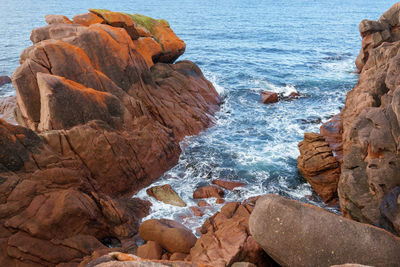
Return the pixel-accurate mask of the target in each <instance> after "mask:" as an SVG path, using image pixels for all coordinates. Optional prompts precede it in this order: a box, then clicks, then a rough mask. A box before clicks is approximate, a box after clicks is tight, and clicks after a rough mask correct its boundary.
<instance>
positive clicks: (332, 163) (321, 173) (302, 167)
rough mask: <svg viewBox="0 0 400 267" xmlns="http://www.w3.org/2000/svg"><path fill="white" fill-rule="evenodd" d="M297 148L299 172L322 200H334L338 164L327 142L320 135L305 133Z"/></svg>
mask: <svg viewBox="0 0 400 267" xmlns="http://www.w3.org/2000/svg"><path fill="white" fill-rule="evenodd" d="M299 150H300V156H299V158H298V160H297V167H298V169H299V171H300V173H301V174H302V175H303V177H304V178H305V179H306V180H307V181H308V182H309V183H310V184H311V186H312V188H313V189H314V191H315V192H316V193H317V194H318V195H320V196H321V198H322V200H323V201H324V202H329V201H332V200H334V199H335V198H336V197H337V184H338V181H339V176H340V165H339V162H338V161H337V159H336V158H335V157H334V155H333V153H332V149H331V148H330V146H329V143H328V142H326V141H325V138H324V137H323V136H322V135H319V134H317V133H305V134H304V140H303V141H302V142H300V143H299Z"/></svg>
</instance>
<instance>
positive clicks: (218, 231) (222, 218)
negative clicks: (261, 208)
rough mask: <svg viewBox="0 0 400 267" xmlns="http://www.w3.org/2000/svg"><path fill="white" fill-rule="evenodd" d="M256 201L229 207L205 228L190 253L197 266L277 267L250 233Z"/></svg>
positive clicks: (226, 205)
mask: <svg viewBox="0 0 400 267" xmlns="http://www.w3.org/2000/svg"><path fill="white" fill-rule="evenodd" d="M255 201H256V199H253V200H249V201H245V202H244V203H237V202H231V203H227V204H225V206H223V207H222V209H221V211H220V212H217V213H216V214H214V215H213V216H212V217H210V218H208V219H207V220H206V221H205V223H204V224H203V226H202V227H201V230H200V231H201V233H202V235H201V237H200V238H199V239H198V240H197V242H196V244H195V245H194V247H193V248H192V249H191V250H190V256H191V260H192V261H193V262H197V263H201V264H206V265H211V266H231V265H232V264H233V263H235V262H242V261H244V262H250V263H253V264H255V265H256V266H277V265H276V264H275V262H274V261H273V260H271V259H270V258H269V256H268V255H267V254H265V252H264V251H263V250H262V249H261V248H260V246H259V245H258V244H257V243H256V242H255V240H254V238H253V237H252V236H251V235H250V233H249V225H248V221H249V217H250V214H251V212H252V211H253V208H254V203H255Z"/></svg>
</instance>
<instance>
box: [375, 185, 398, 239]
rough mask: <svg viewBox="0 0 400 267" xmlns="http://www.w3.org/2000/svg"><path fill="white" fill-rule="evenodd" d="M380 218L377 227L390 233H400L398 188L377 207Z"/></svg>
mask: <svg viewBox="0 0 400 267" xmlns="http://www.w3.org/2000/svg"><path fill="white" fill-rule="evenodd" d="M379 211H380V213H381V218H380V221H379V226H381V227H382V228H384V229H386V230H388V231H390V232H392V233H395V234H396V233H397V234H399V233H400V186H397V187H395V188H393V189H392V190H391V191H390V192H389V193H388V194H387V195H386V196H385V198H384V199H383V200H382V202H381V204H380V205H379Z"/></svg>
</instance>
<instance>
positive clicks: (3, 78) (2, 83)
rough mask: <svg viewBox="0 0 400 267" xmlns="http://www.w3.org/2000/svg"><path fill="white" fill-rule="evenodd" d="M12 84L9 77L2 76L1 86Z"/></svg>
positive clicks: (0, 77) (0, 78) (0, 79)
mask: <svg viewBox="0 0 400 267" xmlns="http://www.w3.org/2000/svg"><path fill="white" fill-rule="evenodd" d="M7 83H11V78H10V77H8V76H0V86H2V85H4V84H7Z"/></svg>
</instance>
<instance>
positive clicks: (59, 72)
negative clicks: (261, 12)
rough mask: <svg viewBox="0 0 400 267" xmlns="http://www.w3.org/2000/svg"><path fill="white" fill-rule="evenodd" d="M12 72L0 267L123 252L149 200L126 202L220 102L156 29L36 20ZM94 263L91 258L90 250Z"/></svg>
mask: <svg viewBox="0 0 400 267" xmlns="http://www.w3.org/2000/svg"><path fill="white" fill-rule="evenodd" d="M46 22H47V23H48V25H47V26H44V27H41V28H37V29H34V30H33V31H32V34H31V40H32V42H33V45H32V46H31V47H29V48H27V49H26V50H24V51H23V53H22V54H21V60H20V63H21V65H20V66H19V67H18V68H17V69H16V70H15V72H14V73H13V75H12V77H11V78H12V82H13V84H14V87H15V89H16V95H17V97H16V110H15V114H16V116H15V118H16V121H17V122H18V124H19V126H15V125H12V124H9V123H7V122H5V121H3V120H1V121H0V144H1V146H0V192H1V194H0V248H1V253H0V263H1V265H2V266H56V265H57V266H77V265H78V264H79V263H80V262H81V261H82V259H83V258H84V257H85V256H88V255H91V254H92V253H93V252H94V251H101V250H104V251H108V250H109V249H108V248H107V247H119V249H120V250H122V251H127V252H132V251H134V250H135V247H136V245H135V242H134V241H133V239H132V237H133V236H134V235H135V234H136V233H137V231H138V222H139V220H140V218H141V217H143V216H145V215H147V212H148V207H149V203H147V202H144V201H141V200H139V199H134V198H133V199H132V198H131V196H132V195H133V194H134V193H135V192H137V190H139V189H141V188H143V187H145V186H147V185H149V184H151V183H152V182H153V181H154V180H155V179H157V178H158V177H159V176H160V175H161V174H162V173H164V172H165V171H166V170H168V169H169V168H170V167H172V166H173V165H174V164H176V162H177V160H178V158H179V154H180V147H179V142H180V141H181V140H182V139H183V138H184V137H185V136H186V135H195V134H198V133H199V132H200V131H201V130H203V129H205V128H206V127H208V126H210V125H212V123H213V119H212V114H213V113H214V112H215V111H217V110H218V104H219V102H220V97H219V96H218V94H217V92H216V91H215V89H214V87H213V85H212V84H211V83H210V82H209V81H207V80H206V79H205V78H204V76H203V74H202V72H201V70H200V69H199V68H198V67H197V66H196V65H195V64H194V63H192V62H190V61H181V62H177V63H175V64H174V63H173V62H174V61H175V60H176V59H177V58H178V57H179V56H180V55H181V54H183V52H184V51H185V43H184V42H183V41H182V40H180V39H179V38H178V37H177V36H176V35H175V34H174V33H173V31H172V30H171V28H170V27H169V24H168V22H166V21H164V20H155V19H152V18H149V17H146V16H142V15H129V14H125V13H119V12H111V11H107V10H90V13H87V14H81V15H78V16H75V17H74V18H73V19H72V21H71V20H69V19H68V18H66V17H64V16H61V15H50V16H46ZM100 254H101V253H100Z"/></svg>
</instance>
